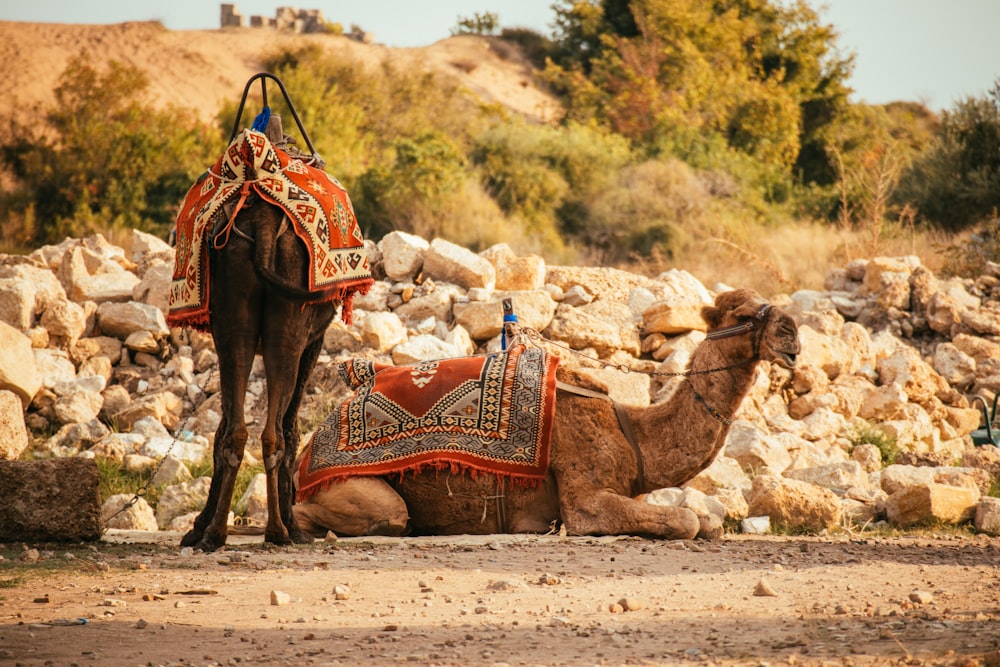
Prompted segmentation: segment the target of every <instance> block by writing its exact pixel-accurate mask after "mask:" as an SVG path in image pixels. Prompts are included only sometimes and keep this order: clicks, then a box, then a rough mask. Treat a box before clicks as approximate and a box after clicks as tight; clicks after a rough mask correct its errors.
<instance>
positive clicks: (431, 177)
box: [357, 132, 465, 238]
mask: <svg viewBox="0 0 1000 667" xmlns="http://www.w3.org/2000/svg"><path fill="white" fill-rule="evenodd" d="M390 148H391V149H392V152H393V155H394V158H393V160H392V161H391V162H388V163H385V164H380V165H376V166H374V167H372V168H371V169H369V170H368V171H366V172H365V173H364V174H362V175H361V177H360V179H359V181H358V185H359V189H358V193H359V195H360V196H359V198H358V201H359V204H358V207H357V214H358V218H359V220H362V221H364V231H365V236H371V237H374V238H381V237H382V236H383V235H384V234H386V233H388V232H390V231H393V230H395V229H406V230H408V231H410V232H412V233H416V234H419V235H421V236H425V237H429V238H433V237H436V236H439V235H440V234H441V224H442V222H443V221H441V220H439V219H437V217H436V216H435V210H436V209H437V208H438V203H439V202H441V200H442V199H443V198H445V197H448V196H450V195H452V194H453V193H454V192H455V191H456V190H457V189H458V188H459V186H460V185H461V184H462V182H463V180H464V178H465V158H464V156H463V155H462V154H461V152H460V151H459V150H458V147H457V146H455V144H454V143H453V142H452V141H451V140H450V139H449V138H448V137H446V136H444V135H442V134H440V133H434V132H429V133H427V134H424V135H421V136H419V137H415V138H412V139H410V138H402V139H397V140H395V141H394V142H392V144H391V145H390Z"/></svg>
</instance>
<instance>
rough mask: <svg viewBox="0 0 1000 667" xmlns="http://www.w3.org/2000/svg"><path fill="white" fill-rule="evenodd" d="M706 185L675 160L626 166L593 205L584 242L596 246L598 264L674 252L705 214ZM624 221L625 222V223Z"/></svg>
mask: <svg viewBox="0 0 1000 667" xmlns="http://www.w3.org/2000/svg"><path fill="white" fill-rule="evenodd" d="M708 200H709V195H708V192H707V189H706V188H705V186H704V185H703V184H702V182H701V181H700V180H699V179H698V178H697V176H696V175H695V173H694V171H693V170H692V169H691V168H690V167H688V166H687V165H686V164H684V163H683V162H681V161H680V160H677V159H675V158H669V159H667V160H648V161H646V162H643V163H640V164H636V165H633V166H629V167H626V168H625V169H623V170H622V171H620V172H619V174H618V179H617V182H616V183H615V184H614V185H612V186H610V187H609V188H607V189H606V190H604V191H603V192H601V193H600V194H599V195H598V196H597V198H596V199H595V201H594V202H593V203H592V212H591V223H590V224H589V225H588V227H587V228H586V229H585V230H584V231H583V239H582V240H583V241H584V242H585V244H586V245H588V246H590V247H593V248H601V249H603V251H604V256H603V257H602V258H601V260H602V263H609V264H611V263H616V262H622V261H624V260H627V259H628V258H629V257H630V256H631V255H649V254H651V252H653V251H654V249H655V251H657V252H660V253H662V254H664V255H666V256H667V257H671V256H673V255H674V254H675V253H676V252H677V251H678V250H679V248H680V247H681V244H682V243H683V242H684V240H685V239H686V238H687V237H688V236H689V235H690V234H691V233H692V231H693V230H695V229H697V228H699V227H700V226H701V224H702V220H703V217H704V216H705V215H706V214H707V212H708ZM624 221H628V222H627V224H625V223H624Z"/></svg>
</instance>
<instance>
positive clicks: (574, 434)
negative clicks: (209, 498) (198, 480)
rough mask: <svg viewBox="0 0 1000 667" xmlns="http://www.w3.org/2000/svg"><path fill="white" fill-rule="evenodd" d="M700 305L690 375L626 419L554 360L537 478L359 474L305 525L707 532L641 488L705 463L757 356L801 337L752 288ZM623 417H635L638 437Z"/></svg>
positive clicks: (375, 530) (673, 479)
mask: <svg viewBox="0 0 1000 667" xmlns="http://www.w3.org/2000/svg"><path fill="white" fill-rule="evenodd" d="M702 315H703V317H704V319H705V320H706V322H707V323H708V325H709V327H710V330H709V333H708V336H707V338H706V340H705V341H703V342H702V343H701V344H700V345H699V346H698V347H697V349H696V350H695V351H694V353H693V354H692V357H691V362H690V365H689V369H688V372H687V377H686V378H685V379H684V381H683V382H681V383H680V384H679V385H678V386H677V388H676V389H675V390H674V391H673V393H672V394H671V395H670V396H669V397H668V398H667V399H666V400H664V401H662V402H660V403H656V404H654V405H651V406H649V407H647V408H632V407H628V408H626V409H625V413H626V414H627V417H628V419H627V420H623V422H620V421H619V417H618V416H617V414H616V407H615V406H614V405H613V403H612V401H611V400H609V399H608V398H607V396H602V395H600V394H598V393H597V392H593V391H587V389H586V384H587V380H586V378H585V377H584V376H583V375H581V374H579V373H577V372H575V371H572V370H567V369H564V368H562V367H560V368H559V369H558V371H557V372H558V375H557V379H558V380H559V381H560V384H559V385H558V386H559V389H558V392H557V396H556V410H555V413H556V417H555V422H554V424H553V428H552V434H551V450H550V460H549V467H548V470H547V473H546V474H545V477H544V480H543V481H542V483H541V484H539V485H537V486H535V487H527V486H520V485H517V484H512V483H509V482H508V483H507V484H506V485H505V484H504V483H503V480H501V479H499V478H497V477H495V476H491V475H478V476H477V477H476V478H475V479H473V478H472V477H470V476H469V475H465V474H452V473H449V472H445V471H437V470H427V471H423V472H418V473H416V474H405V475H402V476H390V477H384V478H379V477H355V478H350V479H348V480H346V481H344V482H340V483H334V484H331V485H329V487H328V488H326V489H324V490H323V491H321V492H320V493H318V494H316V495H315V496H313V497H311V498H309V499H308V500H307V501H306V502H301V503H299V504H296V505H295V506H294V508H293V511H294V512H295V514H296V516H297V517H298V520H299V523H300V525H301V526H302V528H303V530H305V531H307V532H310V533H312V534H316V535H325V534H326V531H328V530H330V531H333V532H334V533H338V534H343V535H367V534H389V535H402V534H406V533H407V532H409V533H411V534H438V535H442V534H489V533H544V532H547V531H549V530H551V528H552V527H553V526H554V525H555V522H557V521H561V522H562V524H563V526H564V527H565V529H566V532H567V533H568V534H571V535H641V536H649V537H655V538H664V539H690V538H693V537H695V536H696V535H698V534H699V532H708V529H709V528H710V527H709V526H704V525H702V521H700V520H699V518H698V516H697V515H696V514H695V513H694V512H692V511H691V510H688V509H684V508H677V507H663V506H656V505H652V504H649V503H646V502H644V501H643V500H642V499H641V498H637V496H640V494H644V493H648V492H650V491H653V490H655V489H659V488H666V487H678V486H681V485H683V484H684V483H685V482H687V481H689V480H690V479H691V478H693V477H694V476H695V475H697V474H698V473H699V472H701V471H702V470H704V469H705V468H706V467H708V466H709V465H710V464H711V463H712V461H713V460H714V459H715V458H716V456H717V455H718V454H719V452H720V450H721V449H722V447H723V445H724V444H725V441H726V435H727V434H728V433H729V429H730V425H731V423H732V420H731V416H732V415H733V413H734V412H735V411H736V409H737V408H738V407H739V405H740V403H741V401H742V400H743V398H744V397H745V396H746V394H747V392H748V391H749V390H750V387H751V384H752V382H753V377H754V369H755V367H756V366H757V364H758V363H759V362H761V361H767V362H772V363H776V364H779V365H780V366H783V367H786V368H792V367H793V366H794V365H795V360H796V355H797V354H798V353H799V341H798V332H797V328H796V325H795V322H794V321H793V320H792V318H791V317H790V316H789V315H788V314H787V313H785V312H783V311H782V310H781V309H780V308H778V307H776V306H771V305H770V304H768V303H767V302H766V301H765V300H764V299H763V298H761V296H760V295H759V294H757V293H756V292H755V291H753V290H748V289H739V290H734V291H730V292H725V293H723V294H720V295H719V296H718V297H717V298H716V300H715V304H714V305H713V306H706V307H704V309H703V311H702ZM578 387H584V389H583V391H581V390H579V389H577V388H578ZM624 423H628V424H630V425H631V430H632V431H633V433H634V437H633V439H634V443H635V444H634V446H633V444H630V440H629V438H628V437H627V436H626V435H625V433H624V432H623V425H624Z"/></svg>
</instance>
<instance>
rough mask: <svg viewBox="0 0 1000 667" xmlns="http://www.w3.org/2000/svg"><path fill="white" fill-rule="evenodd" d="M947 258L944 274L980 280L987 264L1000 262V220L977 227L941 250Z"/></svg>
mask: <svg viewBox="0 0 1000 667" xmlns="http://www.w3.org/2000/svg"><path fill="white" fill-rule="evenodd" d="M939 252H940V253H941V255H942V256H943V257H944V258H945V263H944V267H943V272H944V273H945V274H947V275H953V276H962V277H964V278H978V277H979V276H981V275H983V273H984V272H985V270H986V263H987V262H1000V218H993V219H992V220H988V221H986V222H983V223H982V224H980V225H977V226H976V227H975V228H974V229H972V230H969V231H968V232H967V233H963V234H960V235H958V236H956V237H955V238H954V239H953V240H952V241H951V242H950V243H947V244H944V245H942V246H941V247H940V248H939Z"/></svg>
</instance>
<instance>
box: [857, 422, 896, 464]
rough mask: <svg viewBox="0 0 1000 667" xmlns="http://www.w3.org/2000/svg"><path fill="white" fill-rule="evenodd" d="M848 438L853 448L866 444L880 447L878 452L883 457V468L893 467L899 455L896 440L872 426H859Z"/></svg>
mask: <svg viewBox="0 0 1000 667" xmlns="http://www.w3.org/2000/svg"><path fill="white" fill-rule="evenodd" d="M848 438H849V439H850V441H851V447H852V448H854V447H857V446H858V445H864V444H868V445H875V446H876V447H878V451H879V453H880V454H881V455H882V465H883V466H887V465H892V463H893V462H895V460H896V456H897V455H898V454H899V447H898V446H897V445H896V439H895V438H892V437H889V436H888V435H886V434H885V433H884V432H883V431H880V430H879V429H878V428H877V427H875V426H872V425H871V424H859V425H857V426H855V427H854V429H853V430H852V432H851V434H850V435H849V436H848Z"/></svg>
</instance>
